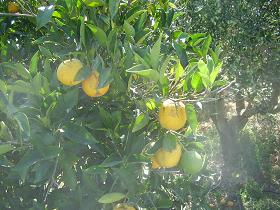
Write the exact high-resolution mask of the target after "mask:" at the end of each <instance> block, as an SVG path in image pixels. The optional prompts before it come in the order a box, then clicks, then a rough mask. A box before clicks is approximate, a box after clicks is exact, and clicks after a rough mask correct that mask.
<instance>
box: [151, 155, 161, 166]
mask: <svg viewBox="0 0 280 210" xmlns="http://www.w3.org/2000/svg"><path fill="white" fill-rule="evenodd" d="M158 168H160V165H159V163H158V162H157V160H156V158H155V156H153V157H152V169H158Z"/></svg>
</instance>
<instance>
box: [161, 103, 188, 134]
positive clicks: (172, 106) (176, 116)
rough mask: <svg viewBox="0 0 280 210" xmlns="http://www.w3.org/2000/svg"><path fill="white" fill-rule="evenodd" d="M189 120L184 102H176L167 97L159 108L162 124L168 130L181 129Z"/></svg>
mask: <svg viewBox="0 0 280 210" xmlns="http://www.w3.org/2000/svg"><path fill="white" fill-rule="evenodd" d="M186 121H187V114H186V110H185V105H184V104H183V103H182V102H174V101H172V100H170V99H167V100H166V101H164V102H163V103H162V106H161V107H160V110H159V122H160V125H161V126H162V127H163V128H165V129H167V130H179V129H181V128H182V127H184V125H185V123H186Z"/></svg>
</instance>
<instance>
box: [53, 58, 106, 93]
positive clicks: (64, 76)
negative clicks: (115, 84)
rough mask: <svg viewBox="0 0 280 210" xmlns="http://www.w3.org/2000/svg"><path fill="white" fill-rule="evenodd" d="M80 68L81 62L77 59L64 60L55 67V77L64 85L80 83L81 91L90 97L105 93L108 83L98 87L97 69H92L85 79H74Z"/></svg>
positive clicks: (81, 66)
mask: <svg viewBox="0 0 280 210" xmlns="http://www.w3.org/2000/svg"><path fill="white" fill-rule="evenodd" d="M82 68H83V64H82V62H81V61H80V60H78V59H71V60H65V61H63V62H62V63H61V64H60V65H59V66H58V68H57V79H58V80H59V81H60V82H61V83H62V84H63V85H66V86H74V85H77V84H79V83H82V88H83V91H84V92H85V94H87V95H88V96H90V97H99V96H103V95H104V94H106V93H107V92H108V90H109V87H110V85H109V84H108V85H106V86H104V87H101V88H98V85H99V73H98V72H97V71H93V72H92V73H91V74H90V75H89V77H88V78H86V79H85V80H76V77H77V75H78V73H79V72H80V71H81V70H82Z"/></svg>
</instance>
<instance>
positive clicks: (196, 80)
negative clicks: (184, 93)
mask: <svg viewBox="0 0 280 210" xmlns="http://www.w3.org/2000/svg"><path fill="white" fill-rule="evenodd" d="M191 85H192V88H193V89H194V90H195V91H197V92H199V91H200V90H201V88H202V78H201V76H200V74H199V72H195V73H194V74H193V75H192V79H191Z"/></svg>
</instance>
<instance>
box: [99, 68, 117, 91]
mask: <svg viewBox="0 0 280 210" xmlns="http://www.w3.org/2000/svg"><path fill="white" fill-rule="evenodd" d="M113 79H114V78H113V74H112V70H111V69H103V71H101V72H100V74H99V81H98V86H97V88H102V87H105V86H106V85H108V84H110V83H111V82H112V81H113Z"/></svg>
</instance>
